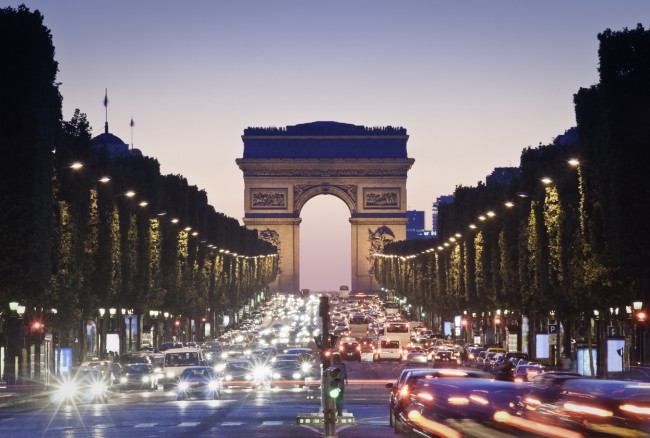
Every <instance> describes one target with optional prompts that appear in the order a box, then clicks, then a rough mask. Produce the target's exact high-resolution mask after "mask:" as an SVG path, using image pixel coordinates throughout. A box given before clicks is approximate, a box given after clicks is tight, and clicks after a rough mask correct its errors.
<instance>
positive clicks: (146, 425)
mask: <svg viewBox="0 0 650 438" xmlns="http://www.w3.org/2000/svg"><path fill="white" fill-rule="evenodd" d="M156 424H158V423H140V424H136V425H135V426H133V427H155V426H156Z"/></svg>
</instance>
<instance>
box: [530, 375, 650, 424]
mask: <svg viewBox="0 0 650 438" xmlns="http://www.w3.org/2000/svg"><path fill="white" fill-rule="evenodd" d="M540 376H541V375H540ZM538 378H539V377H538ZM563 380H564V381H563V384H562V385H561V386H562V389H561V390H560V391H559V393H558V394H556V396H555V397H554V399H553V400H552V401H548V402H544V401H543V400H540V399H538V400H536V401H533V400H532V397H531V396H528V397H527V398H526V402H527V403H528V404H527V405H526V406H525V407H524V409H522V410H521V415H522V416H523V418H524V419H526V420H532V421H535V422H536V423H541V424H543V425H546V426H549V427H553V426H555V427H562V428H564V429H570V430H574V431H577V432H579V433H581V434H583V435H584V436H592V435H598V436H601V435H606V434H611V435H616V436H648V434H650V384H648V383H647V382H635V381H627V380H601V379H585V378H581V379H579V378H567V379H563ZM533 385H534V383H533Z"/></svg>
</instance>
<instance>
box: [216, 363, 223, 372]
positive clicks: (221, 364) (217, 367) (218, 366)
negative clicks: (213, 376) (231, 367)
mask: <svg viewBox="0 0 650 438" xmlns="http://www.w3.org/2000/svg"><path fill="white" fill-rule="evenodd" d="M225 369H226V364H225V363H218V364H216V365H215V366H214V370H215V371H216V372H218V373H220V372H221V371H223V370H225Z"/></svg>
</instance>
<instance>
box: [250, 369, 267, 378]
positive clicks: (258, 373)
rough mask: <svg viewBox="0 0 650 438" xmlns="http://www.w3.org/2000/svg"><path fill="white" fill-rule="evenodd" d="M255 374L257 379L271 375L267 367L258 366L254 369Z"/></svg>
mask: <svg viewBox="0 0 650 438" xmlns="http://www.w3.org/2000/svg"><path fill="white" fill-rule="evenodd" d="M253 375H254V376H255V379H263V378H265V377H266V376H268V375H269V369H268V368H267V367H257V368H255V370H253Z"/></svg>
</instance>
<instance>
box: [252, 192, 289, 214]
mask: <svg viewBox="0 0 650 438" xmlns="http://www.w3.org/2000/svg"><path fill="white" fill-rule="evenodd" d="M250 194H251V209H253V210H278V209H279V210H284V209H286V208H287V189H253V188H252V189H250Z"/></svg>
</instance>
